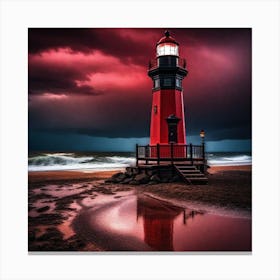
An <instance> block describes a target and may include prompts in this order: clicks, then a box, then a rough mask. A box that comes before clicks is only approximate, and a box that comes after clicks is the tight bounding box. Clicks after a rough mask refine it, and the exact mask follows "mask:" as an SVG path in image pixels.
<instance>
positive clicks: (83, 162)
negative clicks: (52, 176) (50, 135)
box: [28, 153, 135, 171]
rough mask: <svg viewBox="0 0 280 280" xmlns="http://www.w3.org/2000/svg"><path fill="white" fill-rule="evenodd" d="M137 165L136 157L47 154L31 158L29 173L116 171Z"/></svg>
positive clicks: (29, 160)
mask: <svg viewBox="0 0 280 280" xmlns="http://www.w3.org/2000/svg"><path fill="white" fill-rule="evenodd" d="M133 164H135V158H134V157H122V156H100V155H96V156H81V155H77V154H75V153H45V154H41V155H37V156H32V157H29V159H28V170H29V171H52V170H77V169H95V170H114V169H118V168H125V167H127V166H130V165H133Z"/></svg>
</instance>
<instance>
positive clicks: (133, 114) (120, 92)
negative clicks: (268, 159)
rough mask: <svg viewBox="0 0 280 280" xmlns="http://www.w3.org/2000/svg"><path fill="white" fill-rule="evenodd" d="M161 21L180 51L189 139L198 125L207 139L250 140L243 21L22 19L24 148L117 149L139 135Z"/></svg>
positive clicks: (145, 123) (145, 122)
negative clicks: (64, 23) (101, 23)
mask: <svg viewBox="0 0 280 280" xmlns="http://www.w3.org/2000/svg"><path fill="white" fill-rule="evenodd" d="M166 29H168V30H169V31H170V33H171V36H173V37H174V38H175V39H176V40H177V41H178V42H179V44H180V46H179V47H180V49H179V52H180V57H183V58H186V60H187V68H188V71H189V74H188V76H187V77H186V78H185V79H184V81H183V88H184V102H185V110H186V113H185V114H186V132H187V141H188V142H190V141H193V140H194V141H195V140H199V139H198V137H197V135H198V134H199V131H200V129H202V128H203V129H204V130H205V131H206V140H207V141H208V142H209V143H212V145H216V146H217V145H218V144H219V143H227V145H228V149H230V150H242V149H244V147H245V146H246V147H247V148H248V147H249V146H250V145H249V146H248V143H250V139H251V29H246V28H236V29H234V28H222V29H221V28H196V29H195V28H186V29H184V28H180V29H176V28H153V29H150V28H149V29H147V28H145V29H141V28H134V29H119V28H111V29H108V28H106V29H105V28H95V29H87V28H83V29H79V28H62V29H60V28H44V29H42V28H30V29H29V31H28V51H29V53H28V107H29V108H28V115H29V149H30V150H116V151H117V150H131V149H132V146H134V145H135V143H137V142H139V143H145V142H147V141H148V137H149V123H150V111H151V102H152V90H151V89H152V81H151V79H150V78H149V77H148V76H147V68H148V62H149V59H152V58H154V57H155V45H156V42H157V41H158V40H159V39H160V38H161V37H162V36H163V34H164V31H165V30H166ZM244 143H245V144H244ZM242 145H243V146H242ZM244 145H245V146H244ZM230 147H232V148H230ZM225 149H226V146H225Z"/></svg>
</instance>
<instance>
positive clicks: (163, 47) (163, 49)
mask: <svg viewBox="0 0 280 280" xmlns="http://www.w3.org/2000/svg"><path fill="white" fill-rule="evenodd" d="M163 55H175V56H179V48H178V46H177V45H174V44H160V45H158V46H157V56H163Z"/></svg>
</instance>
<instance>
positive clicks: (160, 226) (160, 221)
mask: <svg viewBox="0 0 280 280" xmlns="http://www.w3.org/2000/svg"><path fill="white" fill-rule="evenodd" d="M183 211H184V209H183V208H181V207H177V206H174V205H172V204H170V203H167V202H163V201H160V200H157V199H154V198H150V197H147V196H145V197H144V196H141V197H138V199H137V217H139V216H142V217H143V227H144V241H145V242H146V243H147V244H148V245H149V246H151V247H152V248H153V249H156V250H158V251H173V250H174V248H173V223H174V220H175V218H176V217H177V216H178V215H179V214H180V213H182V212H183Z"/></svg>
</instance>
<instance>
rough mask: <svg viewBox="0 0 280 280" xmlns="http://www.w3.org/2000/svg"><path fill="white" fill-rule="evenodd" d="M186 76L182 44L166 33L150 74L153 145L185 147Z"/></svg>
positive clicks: (158, 46) (159, 42)
mask: <svg viewBox="0 0 280 280" xmlns="http://www.w3.org/2000/svg"><path fill="white" fill-rule="evenodd" d="M187 74H188V71H187V69H186V61H185V59H182V58H180V56H179V43H178V42H177V41H176V40H175V39H174V38H173V37H171V36H170V33H169V32H168V31H166V32H165V36H164V37H162V38H161V39H160V40H159V41H158V42H157V44H156V57H155V59H153V60H152V61H150V64H149V70H148V75H149V77H150V78H151V79H152V81H153V88H152V95H153V97H152V110H151V124H150V145H158V144H160V145H169V144H175V145H176V144H184V145H185V144H186V127H185V114H184V100H183V87H182V81H183V79H184V78H185V77H186V76H187ZM163 151H164V150H162V152H163ZM182 152H183V150H182ZM177 153H180V151H179V150H178V151H177ZM178 155H179V154H178ZM182 156H183V155H182Z"/></svg>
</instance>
